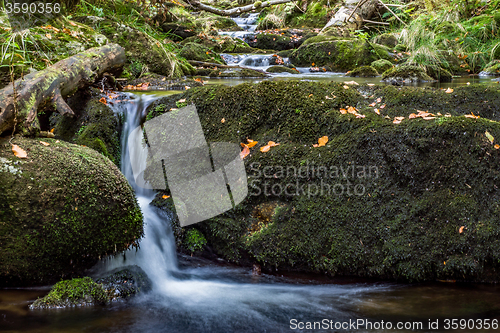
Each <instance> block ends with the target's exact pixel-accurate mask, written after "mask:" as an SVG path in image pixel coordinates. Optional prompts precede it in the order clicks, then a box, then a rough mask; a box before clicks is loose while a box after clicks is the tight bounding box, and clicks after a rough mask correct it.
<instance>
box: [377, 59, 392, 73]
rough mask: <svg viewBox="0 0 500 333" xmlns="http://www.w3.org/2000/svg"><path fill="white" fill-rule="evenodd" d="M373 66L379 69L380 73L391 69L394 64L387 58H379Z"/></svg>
mask: <svg viewBox="0 0 500 333" xmlns="http://www.w3.org/2000/svg"><path fill="white" fill-rule="evenodd" d="M371 66H372V67H373V68H375V69H376V70H377V72H379V73H383V72H385V71H387V70H389V69H391V68H392V67H393V66H394V65H393V64H392V62H390V61H388V60H385V59H379V60H376V61H374V62H372V63H371Z"/></svg>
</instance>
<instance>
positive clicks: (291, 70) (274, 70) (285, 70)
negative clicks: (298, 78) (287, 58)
mask: <svg viewBox="0 0 500 333" xmlns="http://www.w3.org/2000/svg"><path fill="white" fill-rule="evenodd" d="M266 72H269V73H290V74H299V71H298V70H296V69H294V68H288V67H285V66H271V67H269V68H268V69H266Z"/></svg>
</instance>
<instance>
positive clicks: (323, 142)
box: [313, 135, 328, 148]
mask: <svg viewBox="0 0 500 333" xmlns="http://www.w3.org/2000/svg"><path fill="white" fill-rule="evenodd" d="M327 142H328V137H327V136H326V135H325V136H322V137H321V138H319V139H318V144H317V145H316V144H314V145H313V147H315V148H316V147H323V146H324V145H326V144H327Z"/></svg>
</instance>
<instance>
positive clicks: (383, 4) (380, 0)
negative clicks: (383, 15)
mask: <svg viewBox="0 0 500 333" xmlns="http://www.w3.org/2000/svg"><path fill="white" fill-rule="evenodd" d="M378 2H380V3H381V4H382V6H384V7H385V9H387V10H388V11H389V12H391V14H392V15H394V16H395V17H396V18H397V19H398V20H399V21H400V22H401V23H403V24H404V25H405V26H406V23H405V22H403V20H401V19H400V18H399V16H397V15H396V13H394V12H393V11H392V10H391V9H390V8H389V7H387V6H386V4H385V3H383V2H382V0H378Z"/></svg>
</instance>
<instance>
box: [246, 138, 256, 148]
mask: <svg viewBox="0 0 500 333" xmlns="http://www.w3.org/2000/svg"><path fill="white" fill-rule="evenodd" d="M247 141H248V144H246V146H247V147H248V148H252V147H253V146H255V145H256V144H257V143H258V141H253V140H250V139H247Z"/></svg>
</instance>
